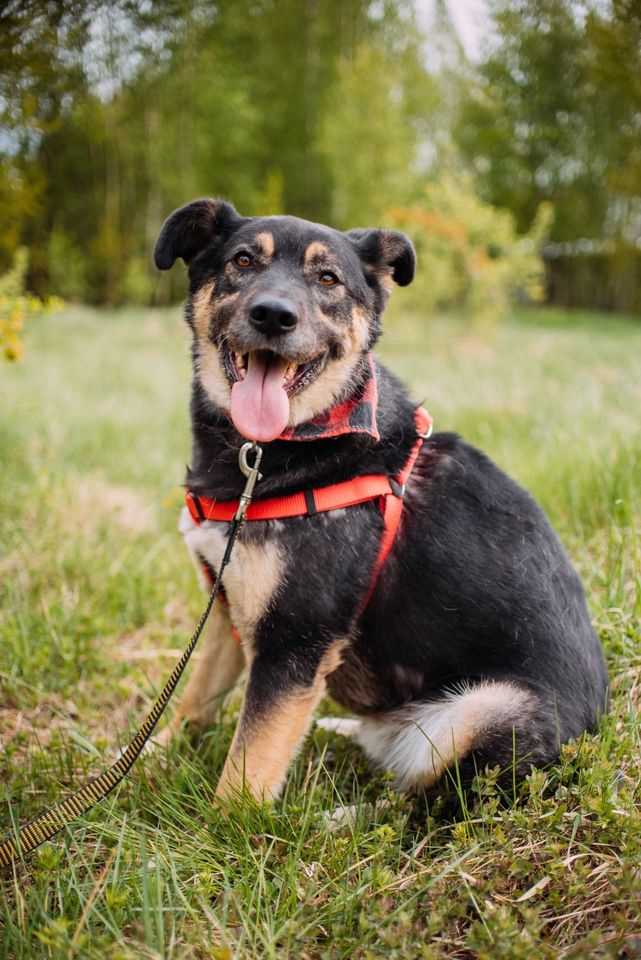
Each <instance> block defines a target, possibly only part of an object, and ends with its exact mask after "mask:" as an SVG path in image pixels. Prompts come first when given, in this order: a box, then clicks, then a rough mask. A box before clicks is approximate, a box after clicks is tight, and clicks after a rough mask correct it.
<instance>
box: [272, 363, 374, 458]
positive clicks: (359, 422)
mask: <svg viewBox="0 0 641 960" xmlns="http://www.w3.org/2000/svg"><path fill="white" fill-rule="evenodd" d="M366 359H367V369H366V376H365V379H364V380H363V381H362V383H361V384H360V385H359V387H358V388H357V389H356V390H355V391H354V393H352V395H351V396H350V397H348V398H347V399H346V400H343V401H342V402H341V403H337V404H335V405H334V406H333V407H330V409H329V410H325V411H323V413H319V414H318V415H317V416H315V417H312V419H311V420H306V421H305V423H299V424H298V426H296V427H288V428H287V429H286V430H284V431H283V432H282V433H281V435H280V437H279V438H278V439H279V440H321V439H324V438H327V437H340V436H342V435H343V434H346V433H366V434H368V435H369V436H370V437H371V438H372V439H373V440H376V441H378V440H380V436H379V433H378V427H377V426H376V410H377V407H378V389H377V386H376V367H375V366H374V358H373V357H372V354H371V353H368V354H367V358H366Z"/></svg>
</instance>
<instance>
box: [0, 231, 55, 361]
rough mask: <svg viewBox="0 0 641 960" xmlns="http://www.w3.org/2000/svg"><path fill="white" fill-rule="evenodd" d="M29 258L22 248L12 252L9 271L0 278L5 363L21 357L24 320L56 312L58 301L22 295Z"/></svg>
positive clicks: (0, 328) (0, 344) (1, 345)
mask: <svg viewBox="0 0 641 960" xmlns="http://www.w3.org/2000/svg"><path fill="white" fill-rule="evenodd" d="M28 262H29V255H28V253H27V250H26V248H24V247H21V248H20V249H18V250H16V253H15V254H14V258H13V265H12V267H11V269H10V270H8V271H7V272H6V273H4V274H2V276H0V353H1V354H2V356H4V358H5V360H18V359H19V357H20V356H21V355H22V343H21V341H20V334H21V332H22V328H23V326H24V323H25V321H26V320H27V319H29V318H32V317H37V316H41V315H42V314H43V313H49V312H51V311H53V310H58V309H60V307H61V306H62V300H60V299H59V298H58V297H49V298H48V299H47V300H45V301H42V300H40V299H39V297H35V296H34V295H33V294H30V293H27V292H26V291H25V276H26V273H27V264H28Z"/></svg>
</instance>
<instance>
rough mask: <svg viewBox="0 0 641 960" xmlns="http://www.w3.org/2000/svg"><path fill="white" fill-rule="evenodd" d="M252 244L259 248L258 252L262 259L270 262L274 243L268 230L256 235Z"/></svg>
mask: <svg viewBox="0 0 641 960" xmlns="http://www.w3.org/2000/svg"><path fill="white" fill-rule="evenodd" d="M254 243H257V244H258V245H259V247H260V252H261V253H262V255H263V257H265V259H267V260H271V258H272V257H273V256H274V250H275V249H276V244H275V243H274V234H273V233H270V232H269V230H264V231H263V232H262V233H257V234H256V236H255V237H254Z"/></svg>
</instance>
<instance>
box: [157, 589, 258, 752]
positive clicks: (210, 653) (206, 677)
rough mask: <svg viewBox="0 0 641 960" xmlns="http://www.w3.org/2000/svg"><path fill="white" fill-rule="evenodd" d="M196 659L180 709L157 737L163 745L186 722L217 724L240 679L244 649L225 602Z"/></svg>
mask: <svg viewBox="0 0 641 960" xmlns="http://www.w3.org/2000/svg"><path fill="white" fill-rule="evenodd" d="M195 659H196V662H195V664H194V667H193V669H192V671H191V674H190V676H189V680H188V681H187V684H186V686H185V691H184V693H183V695H182V698H181V701H180V704H179V705H178V709H177V710H176V712H175V713H174V716H173V717H172V719H171V720H170V722H169V724H168V725H167V726H166V727H165V728H164V729H163V730H161V731H160V733H159V734H158V735H157V736H156V737H155V738H154V739H155V742H156V743H157V744H159V745H161V746H163V745H166V744H168V743H169V742H170V740H171V738H172V737H173V736H174V734H175V733H176V732H177V731H178V730H179V729H180V727H181V726H182V724H183V723H184V722H185V721H188V722H189V723H193V724H195V725H196V726H205V725H207V724H209V723H213V722H214V721H215V720H216V718H217V715H218V713H219V712H220V707H221V702H222V700H223V698H224V696H225V695H226V694H227V693H228V692H229V691H230V689H231V688H232V687H233V686H234V684H235V683H236V682H237V680H238V678H239V676H240V673H241V671H242V669H243V667H244V665H245V658H244V656H243V652H242V649H241V647H240V646H239V645H238V644H237V643H236V642H235V640H234V638H233V636H232V628H231V622H230V619H229V612H228V610H227V608H226V607H225V606H223V605H222V604H221V603H217V604H216V605H215V606H214V609H213V610H212V612H211V615H210V618H209V622H208V624H207V627H206V629H205V633H204V635H203V637H202V640H201V649H200V650H199V651H198V656H197V657H196V658H195Z"/></svg>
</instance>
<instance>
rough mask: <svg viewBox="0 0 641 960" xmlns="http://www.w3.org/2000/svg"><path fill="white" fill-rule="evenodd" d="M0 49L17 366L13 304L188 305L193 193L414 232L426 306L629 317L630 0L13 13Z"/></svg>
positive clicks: (1, 144) (246, 207)
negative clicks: (159, 267) (174, 235)
mask: <svg viewBox="0 0 641 960" xmlns="http://www.w3.org/2000/svg"><path fill="white" fill-rule="evenodd" d="M0 45H1V47H0V58H1V60H0V67H1V69H0V275H4V276H3V279H0V296H2V295H3V294H4V297H5V299H4V311H3V317H4V320H0V323H4V338H5V349H6V350H7V351H8V352H12V351H16V352H17V351H18V350H19V344H18V343H17V341H16V338H15V337H14V338H13V346H12V344H11V343H10V342H8V341H10V340H11V337H12V334H11V330H12V324H11V317H10V315H9V314H10V311H8V306H9V304H8V297H9V295H10V294H13V296H16V295H18V294H19V293H21V292H23V291H24V290H28V291H30V292H32V293H34V294H36V295H37V296H38V297H41V298H46V297H50V296H57V297H61V298H64V299H65V300H66V301H71V302H74V301H80V302H85V303H91V304H109V305H113V304H122V303H137V304H143V305H149V304H154V305H162V304H166V303H168V302H172V301H174V300H176V299H178V298H180V297H181V296H182V291H183V278H182V277H181V276H176V277H173V276H172V277H170V276H160V275H159V274H158V273H157V271H156V270H155V269H154V268H153V265H152V261H151V251H152V249H153V244H154V241H155V238H156V235H157V232H158V228H159V226H160V224H161V223H162V221H163V219H164V218H165V216H166V215H167V214H168V213H169V212H170V211H171V210H172V209H173V208H175V207H176V206H178V205H180V204H182V203H184V202H186V201H188V200H190V199H192V198H194V197H197V196H201V195H222V196H225V197H227V198H228V199H230V200H232V201H233V202H234V203H235V204H236V205H237V207H238V208H239V209H240V210H241V212H242V213H244V214H266V213H284V212H287V213H291V214H296V215H298V216H301V217H305V218H308V219H312V220H319V221H323V222H328V223H331V224H332V225H334V226H336V227H339V228H348V227H353V226H366V225H375V224H384V225H390V226H394V227H397V228H400V229H403V230H405V231H407V232H408V233H409V234H411V236H412V237H413V239H414V241H415V243H416V245H417V248H418V251H419V255H420V258H421V270H420V272H419V278H418V282H417V284H416V286H415V287H414V288H413V291H412V295H411V298H410V300H409V301H406V302H407V303H408V304H409V305H415V306H417V307H420V308H421V309H422V310H423V311H430V310H441V309H443V308H449V307H463V308H465V309H466V310H469V311H471V312H476V313H484V312H485V313H487V312H489V313H497V312H501V311H502V310H504V309H505V307H506V303H507V302H509V301H510V300H514V299H517V300H521V301H523V300H528V299H537V298H539V299H544V300H545V301H546V302H548V303H550V304H555V305H562V306H578V307H588V308H598V309H602V310H617V311H624V312H628V313H637V314H638V313H641V273H640V264H641V6H640V5H639V2H638V0H586V2H575V0H494V2H492V0H415V2H412V0H394V2H385V0H374V2H371V0H325V2H319V0H249V2H247V3H238V2H234V0H217V2H215V3H214V2H212V0H156V2H153V3H151V2H149V0H112V2H108V3H100V2H95V0H66V2H64V3H47V2H35V0H14V2H9V3H6V4H3V11H2V13H1V14H0ZM14 306H15V304H14ZM22 308H23V311H26V312H27V313H28V312H29V310H30V309H31V310H35V309H37V308H38V304H37V303H36V302H34V301H33V300H31V301H29V302H27V301H25V302H24V303H23V304H22ZM15 319H16V318H15V317H14V320H15ZM14 326H15V324H14ZM14 334H15V330H14ZM1 335H2V334H0V336H1Z"/></svg>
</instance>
